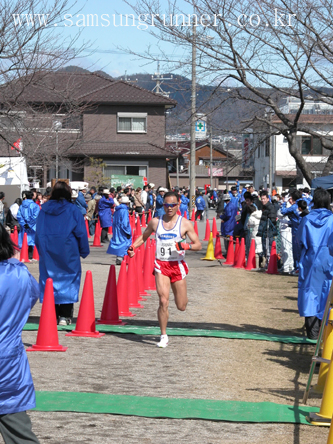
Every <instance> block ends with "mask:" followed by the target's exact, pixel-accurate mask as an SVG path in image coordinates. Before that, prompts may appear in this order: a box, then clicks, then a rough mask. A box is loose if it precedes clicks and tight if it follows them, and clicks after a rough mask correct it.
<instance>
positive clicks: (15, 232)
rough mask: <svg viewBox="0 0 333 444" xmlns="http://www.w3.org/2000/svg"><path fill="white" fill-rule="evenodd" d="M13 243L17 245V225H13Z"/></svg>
mask: <svg viewBox="0 0 333 444" xmlns="http://www.w3.org/2000/svg"><path fill="white" fill-rule="evenodd" d="M14 244H15V245H18V232H17V226H16V225H15V227H14Z"/></svg>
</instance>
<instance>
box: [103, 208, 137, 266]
mask: <svg viewBox="0 0 333 444" xmlns="http://www.w3.org/2000/svg"><path fill="white" fill-rule="evenodd" d="M128 236H130V237H128ZM131 245H132V230H131V225H130V222H129V215H128V206H127V205H126V204H120V205H118V206H117V207H116V208H115V210H114V215H113V230H112V239H111V241H110V245H109V248H108V249H107V253H108V254H115V255H116V256H121V257H124V256H125V255H126V254H127V250H128V248H129V247H130V246H131Z"/></svg>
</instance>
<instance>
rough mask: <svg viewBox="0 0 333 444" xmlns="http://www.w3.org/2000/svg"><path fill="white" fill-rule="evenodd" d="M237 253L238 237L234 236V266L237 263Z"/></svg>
mask: <svg viewBox="0 0 333 444" xmlns="http://www.w3.org/2000/svg"><path fill="white" fill-rule="evenodd" d="M238 253H239V238H238V237H237V238H236V245H235V254H234V266H235V265H236V264H237V260H238Z"/></svg>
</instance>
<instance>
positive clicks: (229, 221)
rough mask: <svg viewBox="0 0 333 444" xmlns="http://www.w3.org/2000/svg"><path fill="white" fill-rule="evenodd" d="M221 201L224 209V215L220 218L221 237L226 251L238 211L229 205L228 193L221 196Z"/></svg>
mask: <svg viewBox="0 0 333 444" xmlns="http://www.w3.org/2000/svg"><path fill="white" fill-rule="evenodd" d="M223 201H224V202H225V208H224V213H223V214H222V216H220V219H221V236H223V237H224V247H225V249H226V250H228V243H229V237H230V236H232V235H233V234H234V229H235V226H236V215H237V211H238V209H237V207H236V206H235V205H233V204H232V203H231V198H230V195H229V193H227V194H224V195H223Z"/></svg>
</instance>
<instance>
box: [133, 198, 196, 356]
mask: <svg viewBox="0 0 333 444" xmlns="http://www.w3.org/2000/svg"><path fill="white" fill-rule="evenodd" d="M179 204H180V200H179V195H178V194H177V193H175V192H173V191H169V192H168V193H166V194H165V195H164V201H163V206H164V210H165V214H164V215H163V216H161V217H154V218H153V219H152V220H151V221H150V222H149V224H148V227H147V229H146V230H145V232H144V233H143V235H141V236H139V237H138V238H137V239H136V241H135V242H134V244H133V246H132V247H130V248H129V250H128V255H129V256H130V257H133V256H134V252H135V249H136V248H138V247H140V245H142V244H143V243H144V242H146V240H147V239H148V237H149V236H150V235H151V234H152V233H153V232H154V233H156V259H155V268H154V273H155V280H156V290H157V293H158V296H159V307H158V310H157V316H158V322H159V325H160V328H161V339H160V342H159V343H158V344H157V346H158V347H161V348H165V347H166V346H167V345H168V336H167V334H166V328H167V324H168V319H169V311H168V307H169V293H170V285H171V288H172V291H173V294H174V296H175V303H176V306H177V308H178V310H181V311H185V309H186V306H187V302H188V299H187V286H186V279H185V278H186V275H187V274H188V266H187V263H186V262H185V261H184V256H185V251H186V250H194V251H199V250H201V242H200V240H199V238H198V236H197V235H196V233H195V231H194V228H193V225H192V224H191V222H190V221H188V220H187V219H184V218H183V217H182V216H178V215H177V211H178V209H179ZM186 235H187V236H188V237H189V239H190V241H191V242H192V244H188V243H185V238H186Z"/></svg>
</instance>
